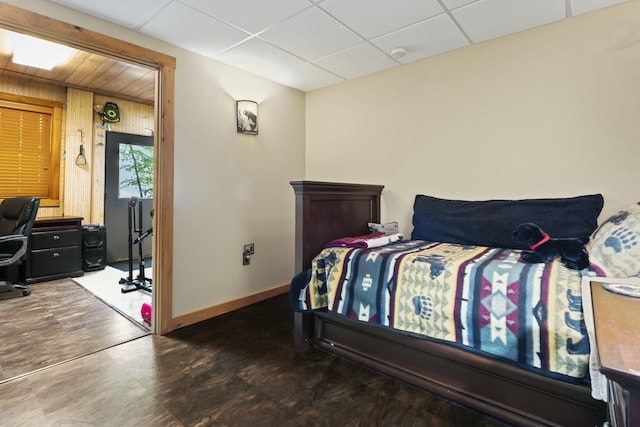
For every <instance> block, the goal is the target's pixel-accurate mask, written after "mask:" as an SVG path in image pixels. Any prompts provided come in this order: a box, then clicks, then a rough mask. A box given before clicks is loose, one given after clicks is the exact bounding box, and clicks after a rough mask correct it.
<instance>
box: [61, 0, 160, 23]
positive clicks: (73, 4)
mask: <svg viewBox="0 0 640 427" xmlns="http://www.w3.org/2000/svg"><path fill="white" fill-rule="evenodd" d="M49 1H51V2H52V3H57V4H60V5H62V6H66V7H68V8H70V9H74V10H78V11H80V12H84V13H86V14H87V15H91V16H96V17H98V18H102V19H104V20H105V21H109V22H113V23H116V24H118V25H122V26H123V27H127V28H139V27H140V26H141V25H143V24H144V23H145V22H147V21H148V20H149V19H150V18H151V17H152V16H153V15H155V14H156V13H158V11H159V10H161V9H162V8H164V7H165V6H166V5H167V4H169V3H170V2H171V1H172V0H136V1H131V0H110V1H109V2H108V3H106V4H105V3H103V2H98V1H87V0H49ZM123 11H124V12H123Z"/></svg>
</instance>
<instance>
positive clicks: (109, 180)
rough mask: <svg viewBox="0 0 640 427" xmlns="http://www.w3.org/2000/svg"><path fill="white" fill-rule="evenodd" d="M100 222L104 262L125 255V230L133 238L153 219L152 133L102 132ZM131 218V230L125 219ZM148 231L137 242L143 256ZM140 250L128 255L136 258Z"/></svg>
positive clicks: (147, 228) (147, 252)
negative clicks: (102, 160) (103, 139)
mask: <svg viewBox="0 0 640 427" xmlns="http://www.w3.org/2000/svg"><path fill="white" fill-rule="evenodd" d="M106 135H107V137H106V143H105V145H106V147H105V172H104V174H105V181H104V182H105V188H104V224H105V228H106V233H107V242H108V244H107V262H108V263H113V262H117V261H123V260H128V259H129V239H130V237H131V236H130V235H129V233H130V232H131V233H132V237H133V239H136V238H138V237H141V235H143V234H144V233H145V231H150V229H151V226H152V221H153V149H154V147H153V137H152V136H144V135H133V134H128V133H120V132H107V133H106ZM130 220H131V224H130V225H131V230H130V229H129V221H130ZM147 236H148V237H150V235H149V234H147V235H146V236H145V238H144V239H142V241H141V242H140V244H141V245H142V254H143V257H145V258H148V257H150V256H151V252H152V245H151V239H150V238H146V237H147ZM139 253H140V251H139V250H138V248H137V245H136V248H134V250H133V253H132V256H133V258H134V259H138V261H139V258H140V257H139Z"/></svg>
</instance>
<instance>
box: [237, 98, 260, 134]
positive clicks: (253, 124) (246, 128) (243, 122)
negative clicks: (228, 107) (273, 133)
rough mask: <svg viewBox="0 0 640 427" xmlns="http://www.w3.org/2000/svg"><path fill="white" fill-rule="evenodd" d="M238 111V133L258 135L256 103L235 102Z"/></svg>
mask: <svg viewBox="0 0 640 427" xmlns="http://www.w3.org/2000/svg"><path fill="white" fill-rule="evenodd" d="M236 107H237V110H238V121H237V126H238V133H249V134H252V135H257V134H258V103H257V102H255V101H247V100H241V101H236Z"/></svg>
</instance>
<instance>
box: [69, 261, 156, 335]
mask: <svg viewBox="0 0 640 427" xmlns="http://www.w3.org/2000/svg"><path fill="white" fill-rule="evenodd" d="M144 271H145V277H148V278H150V277H151V268H146V269H145V270H144ZM137 275H138V272H137V271H134V272H133V277H134V278H136V277H137ZM128 276H129V273H128V272H125V271H120V270H118V269H115V268H113V267H109V266H107V267H105V269H104V270H98V271H90V272H86V273H84V275H83V276H80V277H74V278H73V281H74V282H76V283H77V284H79V285H80V286H82V287H83V288H85V289H87V290H88V291H89V292H91V293H92V294H94V295H95V296H96V297H98V298H99V299H100V300H102V301H103V302H104V303H105V304H107V305H109V306H110V307H112V308H113V309H114V310H116V311H117V312H119V313H120V314H122V315H123V316H125V317H127V318H129V319H130V320H131V321H133V322H135V323H138V324H140V325H142V326H143V327H144V328H146V329H149V325H148V324H147V323H145V322H144V321H143V320H142V316H141V314H140V308H141V307H142V304H143V303H147V304H151V294H150V293H148V292H145V291H142V290H137V291H133V292H128V293H122V292H121V288H122V285H121V284H120V283H119V282H120V279H121V278H125V279H126V278H127V277H128Z"/></svg>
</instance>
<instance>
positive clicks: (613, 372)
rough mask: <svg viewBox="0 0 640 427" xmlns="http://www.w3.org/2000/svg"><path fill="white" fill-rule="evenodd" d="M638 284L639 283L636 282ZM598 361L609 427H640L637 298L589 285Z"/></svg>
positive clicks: (639, 317)
mask: <svg viewBox="0 0 640 427" xmlns="http://www.w3.org/2000/svg"><path fill="white" fill-rule="evenodd" d="M639 283H640V282H639ZM591 298H592V304H593V317H594V326H595V334H596V344H597V346H598V354H599V358H600V372H602V374H603V375H605V376H606V377H607V380H608V387H609V394H610V398H609V400H610V401H609V414H610V416H611V422H612V424H613V426H616V427H620V426H624V427H631V426H638V425H640V298H633V297H628V296H622V295H618V294H615V293H613V292H610V291H607V290H606V289H604V288H603V286H602V283H600V282H597V281H594V282H591Z"/></svg>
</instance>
